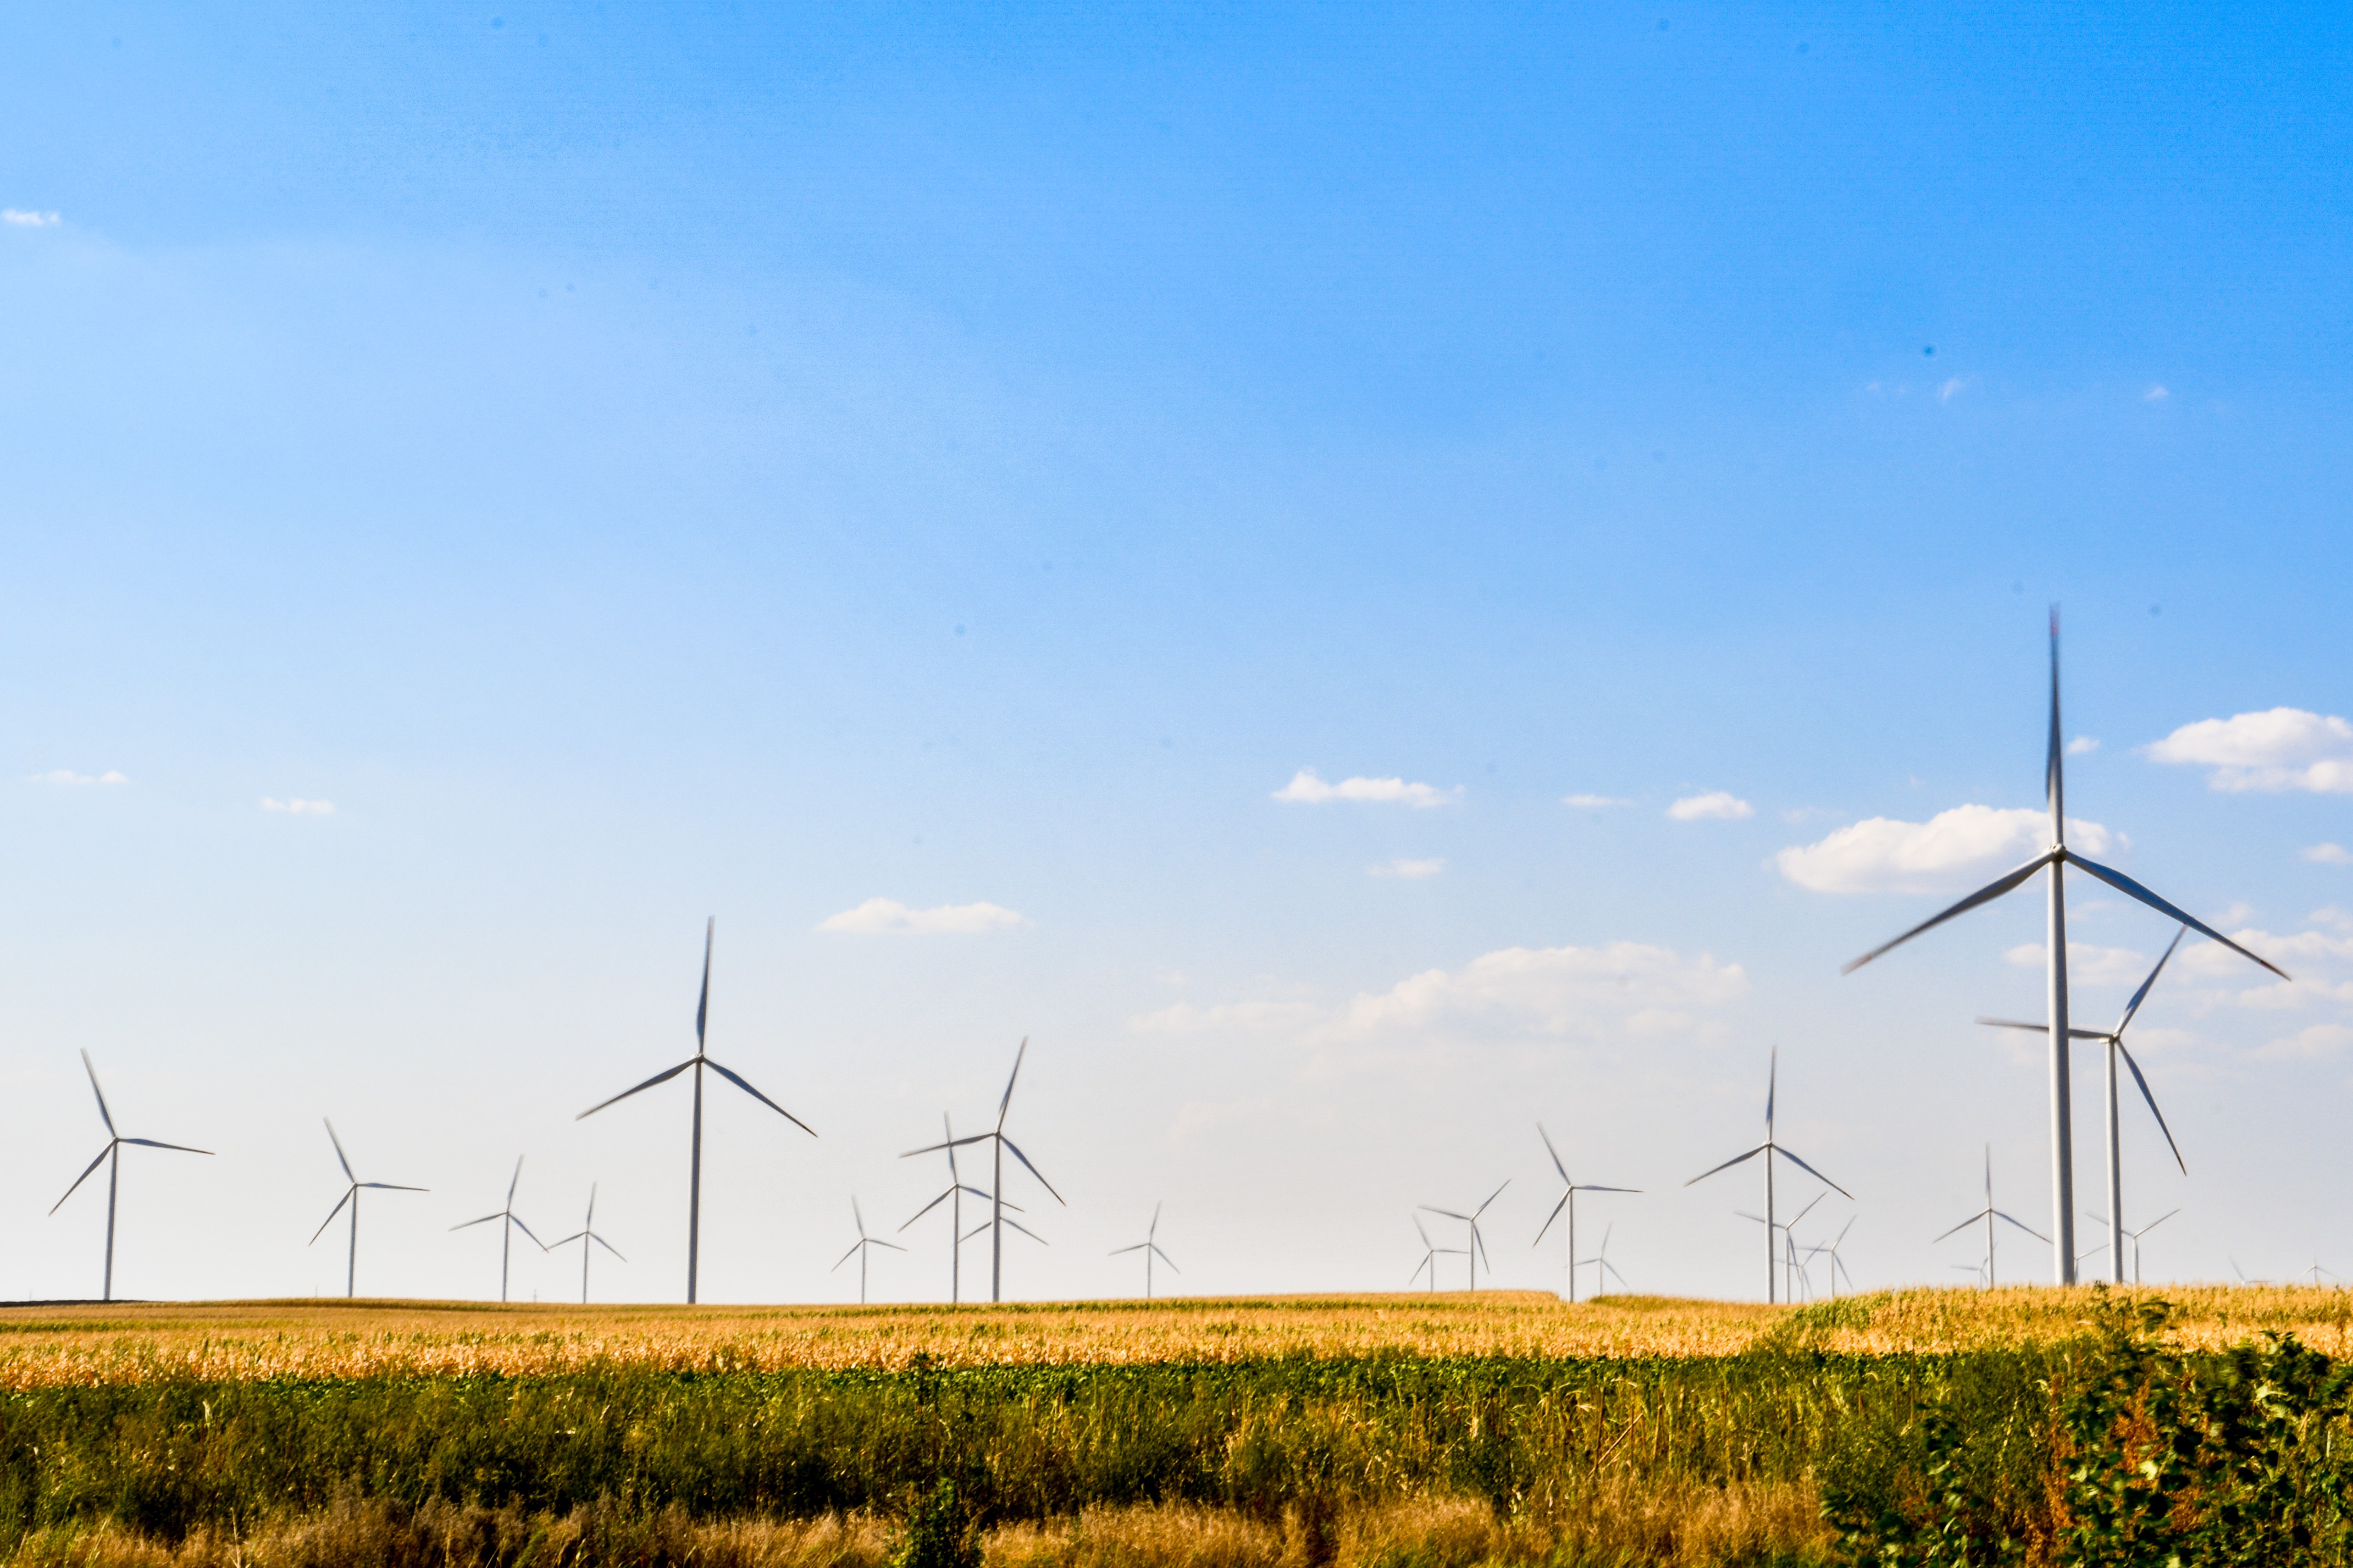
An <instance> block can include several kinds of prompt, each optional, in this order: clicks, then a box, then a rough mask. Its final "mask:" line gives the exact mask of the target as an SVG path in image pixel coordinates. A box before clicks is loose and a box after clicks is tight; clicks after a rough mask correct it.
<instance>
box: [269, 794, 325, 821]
mask: <svg viewBox="0 0 2353 1568" xmlns="http://www.w3.org/2000/svg"><path fill="white" fill-rule="evenodd" d="M261 809H262V810H264V811H282V812H284V813H286V814H287V815H288V816H334V815H335V803H334V802H333V801H332V800H276V799H272V798H271V797H270V796H269V795H263V796H262V797H261Z"/></svg>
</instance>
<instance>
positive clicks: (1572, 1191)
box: [1528, 1121, 1642, 1305]
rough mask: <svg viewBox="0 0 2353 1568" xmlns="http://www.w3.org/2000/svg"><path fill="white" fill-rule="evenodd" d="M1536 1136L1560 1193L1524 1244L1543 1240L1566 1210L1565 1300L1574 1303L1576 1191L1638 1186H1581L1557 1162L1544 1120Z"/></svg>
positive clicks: (1626, 1189) (1557, 1153)
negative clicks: (1555, 1174)
mask: <svg viewBox="0 0 2353 1568" xmlns="http://www.w3.org/2000/svg"><path fill="white" fill-rule="evenodd" d="M1536 1136H1537V1137H1539V1138H1541V1139H1543V1140H1544V1146H1545V1152H1546V1153H1547V1154H1549V1155H1551V1156H1552V1168H1553V1169H1554V1170H1556V1171H1557V1172H1559V1173H1560V1185H1561V1194H1560V1202H1558V1203H1556V1204H1555V1205H1552V1213H1550V1214H1548V1215H1546V1216H1545V1222H1544V1229H1543V1230H1540V1231H1538V1232H1536V1239H1535V1241H1532V1242H1530V1243H1528V1245H1529V1246H1530V1247H1535V1246H1536V1245H1537V1243H1539V1242H1541V1241H1543V1240H1544V1238H1545V1235H1546V1232H1547V1231H1549V1230H1551V1229H1552V1222H1553V1221H1555V1220H1556V1219H1558V1218H1559V1217H1560V1216H1561V1213H1562V1211H1563V1210H1567V1214H1568V1299H1569V1301H1570V1303H1571V1304H1572V1305H1574V1304H1575V1303H1576V1300H1577V1194H1579V1193H1639V1192H1641V1190H1642V1189H1641V1188H1640V1187H1604V1186H1599V1185H1597V1184H1594V1183H1591V1182H1587V1183H1585V1184H1582V1185H1579V1184H1577V1183H1576V1182H1573V1181H1571V1180H1569V1176H1568V1167H1567V1165H1564V1164H1562V1163H1560V1151H1559V1150H1557V1149H1556V1148H1554V1147H1553V1146H1552V1134H1551V1133H1549V1132H1547V1131H1545V1129H1544V1123H1543V1122H1541V1121H1539V1122H1537V1123H1536Z"/></svg>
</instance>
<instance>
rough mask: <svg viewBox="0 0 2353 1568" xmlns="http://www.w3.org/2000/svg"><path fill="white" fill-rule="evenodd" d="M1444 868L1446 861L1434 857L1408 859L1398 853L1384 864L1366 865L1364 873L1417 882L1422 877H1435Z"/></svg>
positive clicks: (1369, 875)
mask: <svg viewBox="0 0 2353 1568" xmlns="http://www.w3.org/2000/svg"><path fill="white" fill-rule="evenodd" d="M1445 869H1446V862H1445V861H1443V860H1440V859H1434V858H1433V859H1429V860H1409V859H1408V858H1406V857H1404V856H1402V855H1400V856H1398V858H1396V859H1394V860H1392V861H1390V862H1389V863H1388V865H1386V866H1368V867H1366V868H1365V875H1366V876H1367V877H1398V878H1402V879H1404V880H1406V881H1409V882H1418V881H1419V880H1421V879H1423V878H1424V877H1435V876H1437V875H1438V874H1439V873H1440V871H1443V870H1445Z"/></svg>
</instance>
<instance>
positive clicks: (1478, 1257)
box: [1421, 1176, 1512, 1290]
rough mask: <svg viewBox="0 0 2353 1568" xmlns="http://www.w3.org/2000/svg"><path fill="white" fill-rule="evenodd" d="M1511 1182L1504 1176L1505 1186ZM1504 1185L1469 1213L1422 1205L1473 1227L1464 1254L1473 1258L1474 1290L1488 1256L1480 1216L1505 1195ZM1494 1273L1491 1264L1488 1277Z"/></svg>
mask: <svg viewBox="0 0 2353 1568" xmlns="http://www.w3.org/2000/svg"><path fill="white" fill-rule="evenodd" d="M1511 1184H1512V1179H1511V1178H1510V1177H1509V1176H1506V1177H1504V1187H1508V1186H1510V1185H1511ZM1504 1187H1497V1188H1496V1189H1495V1190H1494V1191H1493V1192H1492V1193H1489V1194H1487V1203H1485V1204H1481V1205H1479V1206H1478V1207H1477V1208H1475V1209H1472V1211H1471V1212H1470V1213H1469V1214H1457V1213H1455V1212H1454V1211H1453V1210H1452V1209H1442V1208H1440V1207H1438V1206H1437V1205H1434V1204H1424V1205H1421V1206H1422V1207H1423V1208H1425V1209H1427V1210H1429V1211H1430V1213H1431V1214H1442V1215H1445V1216H1446V1217H1447V1218H1448V1219H1459V1220H1461V1221H1462V1222H1463V1223H1464V1224H1465V1225H1467V1226H1470V1227H1471V1241H1470V1245H1469V1246H1468V1247H1464V1248H1463V1256H1464V1257H1466V1258H1469V1259H1470V1260H1471V1289H1473V1290H1476V1289H1479V1265H1480V1263H1481V1262H1482V1260H1483V1259H1484V1258H1486V1256H1487V1238H1486V1237H1483V1236H1482V1235H1481V1234H1480V1233H1479V1216H1480V1215H1482V1214H1485V1213H1486V1212H1487V1204H1492V1203H1493V1202H1494V1201H1495V1200H1496V1199H1497V1198H1500V1197H1502V1196H1503V1195H1504ZM1494 1273H1495V1270H1494V1267H1493V1265H1492V1264H1490V1265H1489V1266H1488V1268H1487V1274H1488V1278H1489V1279H1493V1277H1494Z"/></svg>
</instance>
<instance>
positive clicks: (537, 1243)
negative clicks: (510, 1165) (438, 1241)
mask: <svg viewBox="0 0 2353 1568" xmlns="http://www.w3.org/2000/svg"><path fill="white" fill-rule="evenodd" d="M521 1181H522V1155H520V1154H517V1155H516V1156H515V1168H514V1174H513V1175H512V1177H510V1178H508V1181H507V1202H506V1206H505V1207H504V1208H502V1209H500V1210H499V1211H497V1212H496V1213H495V1214H486V1215H483V1216H482V1217H481V1218H480V1219H470V1220H468V1221H467V1222H466V1223H465V1224H463V1225H453V1226H450V1227H449V1228H450V1229H451V1230H470V1229H472V1228H473V1227H474V1226H478V1225H488V1224H490V1223H491V1221H492V1220H494V1219H495V1220H503V1221H505V1222H506V1223H504V1224H503V1225H501V1226H499V1300H501V1301H503V1300H506V1299H507V1259H508V1257H509V1254H510V1252H511V1251H512V1247H513V1243H514V1233H515V1232H516V1231H518V1230H519V1231H521V1232H522V1233H523V1234H524V1235H525V1236H531V1226H527V1225H525V1224H523V1222H522V1215H518V1214H516V1213H515V1212H514V1195H515V1184H517V1183H519V1182H521ZM531 1244H532V1245H533V1247H538V1248H539V1249H540V1250H541V1251H542V1252H545V1251H546V1250H547V1243H545V1242H543V1241H542V1240H540V1239H539V1237H535V1236H531Z"/></svg>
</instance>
